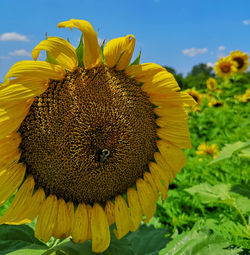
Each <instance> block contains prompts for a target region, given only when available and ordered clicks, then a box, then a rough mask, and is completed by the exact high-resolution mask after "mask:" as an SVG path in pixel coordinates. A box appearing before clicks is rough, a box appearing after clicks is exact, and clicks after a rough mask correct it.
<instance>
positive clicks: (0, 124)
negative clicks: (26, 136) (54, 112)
mask: <svg viewBox="0 0 250 255" xmlns="http://www.w3.org/2000/svg"><path fill="white" fill-rule="evenodd" d="M31 103H32V101H29V102H22V103H18V104H5V105H4V106H2V105H0V139H3V138H4V137H6V136H7V135H9V134H11V133H12V132H13V131H16V130H17V129H18V128H19V126H20V125H21V123H22V121H23V120H24V118H25V117H26V115H27V113H28V111H29V107H30V105H31Z"/></svg>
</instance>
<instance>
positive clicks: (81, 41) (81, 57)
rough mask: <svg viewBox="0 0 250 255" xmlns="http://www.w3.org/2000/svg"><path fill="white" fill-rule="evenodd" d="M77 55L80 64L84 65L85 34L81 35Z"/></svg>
mask: <svg viewBox="0 0 250 255" xmlns="http://www.w3.org/2000/svg"><path fill="white" fill-rule="evenodd" d="M76 56H77V59H78V66H79V67H83V35H81V39H80V42H79V45H78V46H77V48H76Z"/></svg>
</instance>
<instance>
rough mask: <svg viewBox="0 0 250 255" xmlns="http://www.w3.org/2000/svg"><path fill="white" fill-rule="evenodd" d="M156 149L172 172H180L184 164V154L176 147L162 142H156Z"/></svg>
mask: <svg viewBox="0 0 250 255" xmlns="http://www.w3.org/2000/svg"><path fill="white" fill-rule="evenodd" d="M157 147H158V149H159V151H160V153H161V154H162V156H163V158H164V159H166V160H167V162H168V164H169V165H170V167H171V168H172V169H173V171H177V172H180V171H181V169H182V168H183V167H184V166H185V164H186V156H185V154H184V152H183V151H182V150H181V149H180V148H178V147H177V146H175V145H173V144H171V143H169V142H167V141H163V140H158V141H157Z"/></svg>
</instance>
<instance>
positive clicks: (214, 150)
mask: <svg viewBox="0 0 250 255" xmlns="http://www.w3.org/2000/svg"><path fill="white" fill-rule="evenodd" d="M196 154H197V155H201V156H206V155H207V156H211V157H212V158H213V159H215V158H216V157H217V156H218V154H219V150H218V147H217V145H216V144H212V145H209V144H207V143H205V142H204V143H201V144H200V145H199V146H198V150H197V151H196Z"/></svg>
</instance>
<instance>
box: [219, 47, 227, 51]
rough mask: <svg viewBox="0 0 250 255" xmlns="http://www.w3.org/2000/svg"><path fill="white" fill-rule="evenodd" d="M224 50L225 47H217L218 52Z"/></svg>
mask: <svg viewBox="0 0 250 255" xmlns="http://www.w3.org/2000/svg"><path fill="white" fill-rule="evenodd" d="M225 49H226V47H225V46H219V47H218V51H223V50H225Z"/></svg>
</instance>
